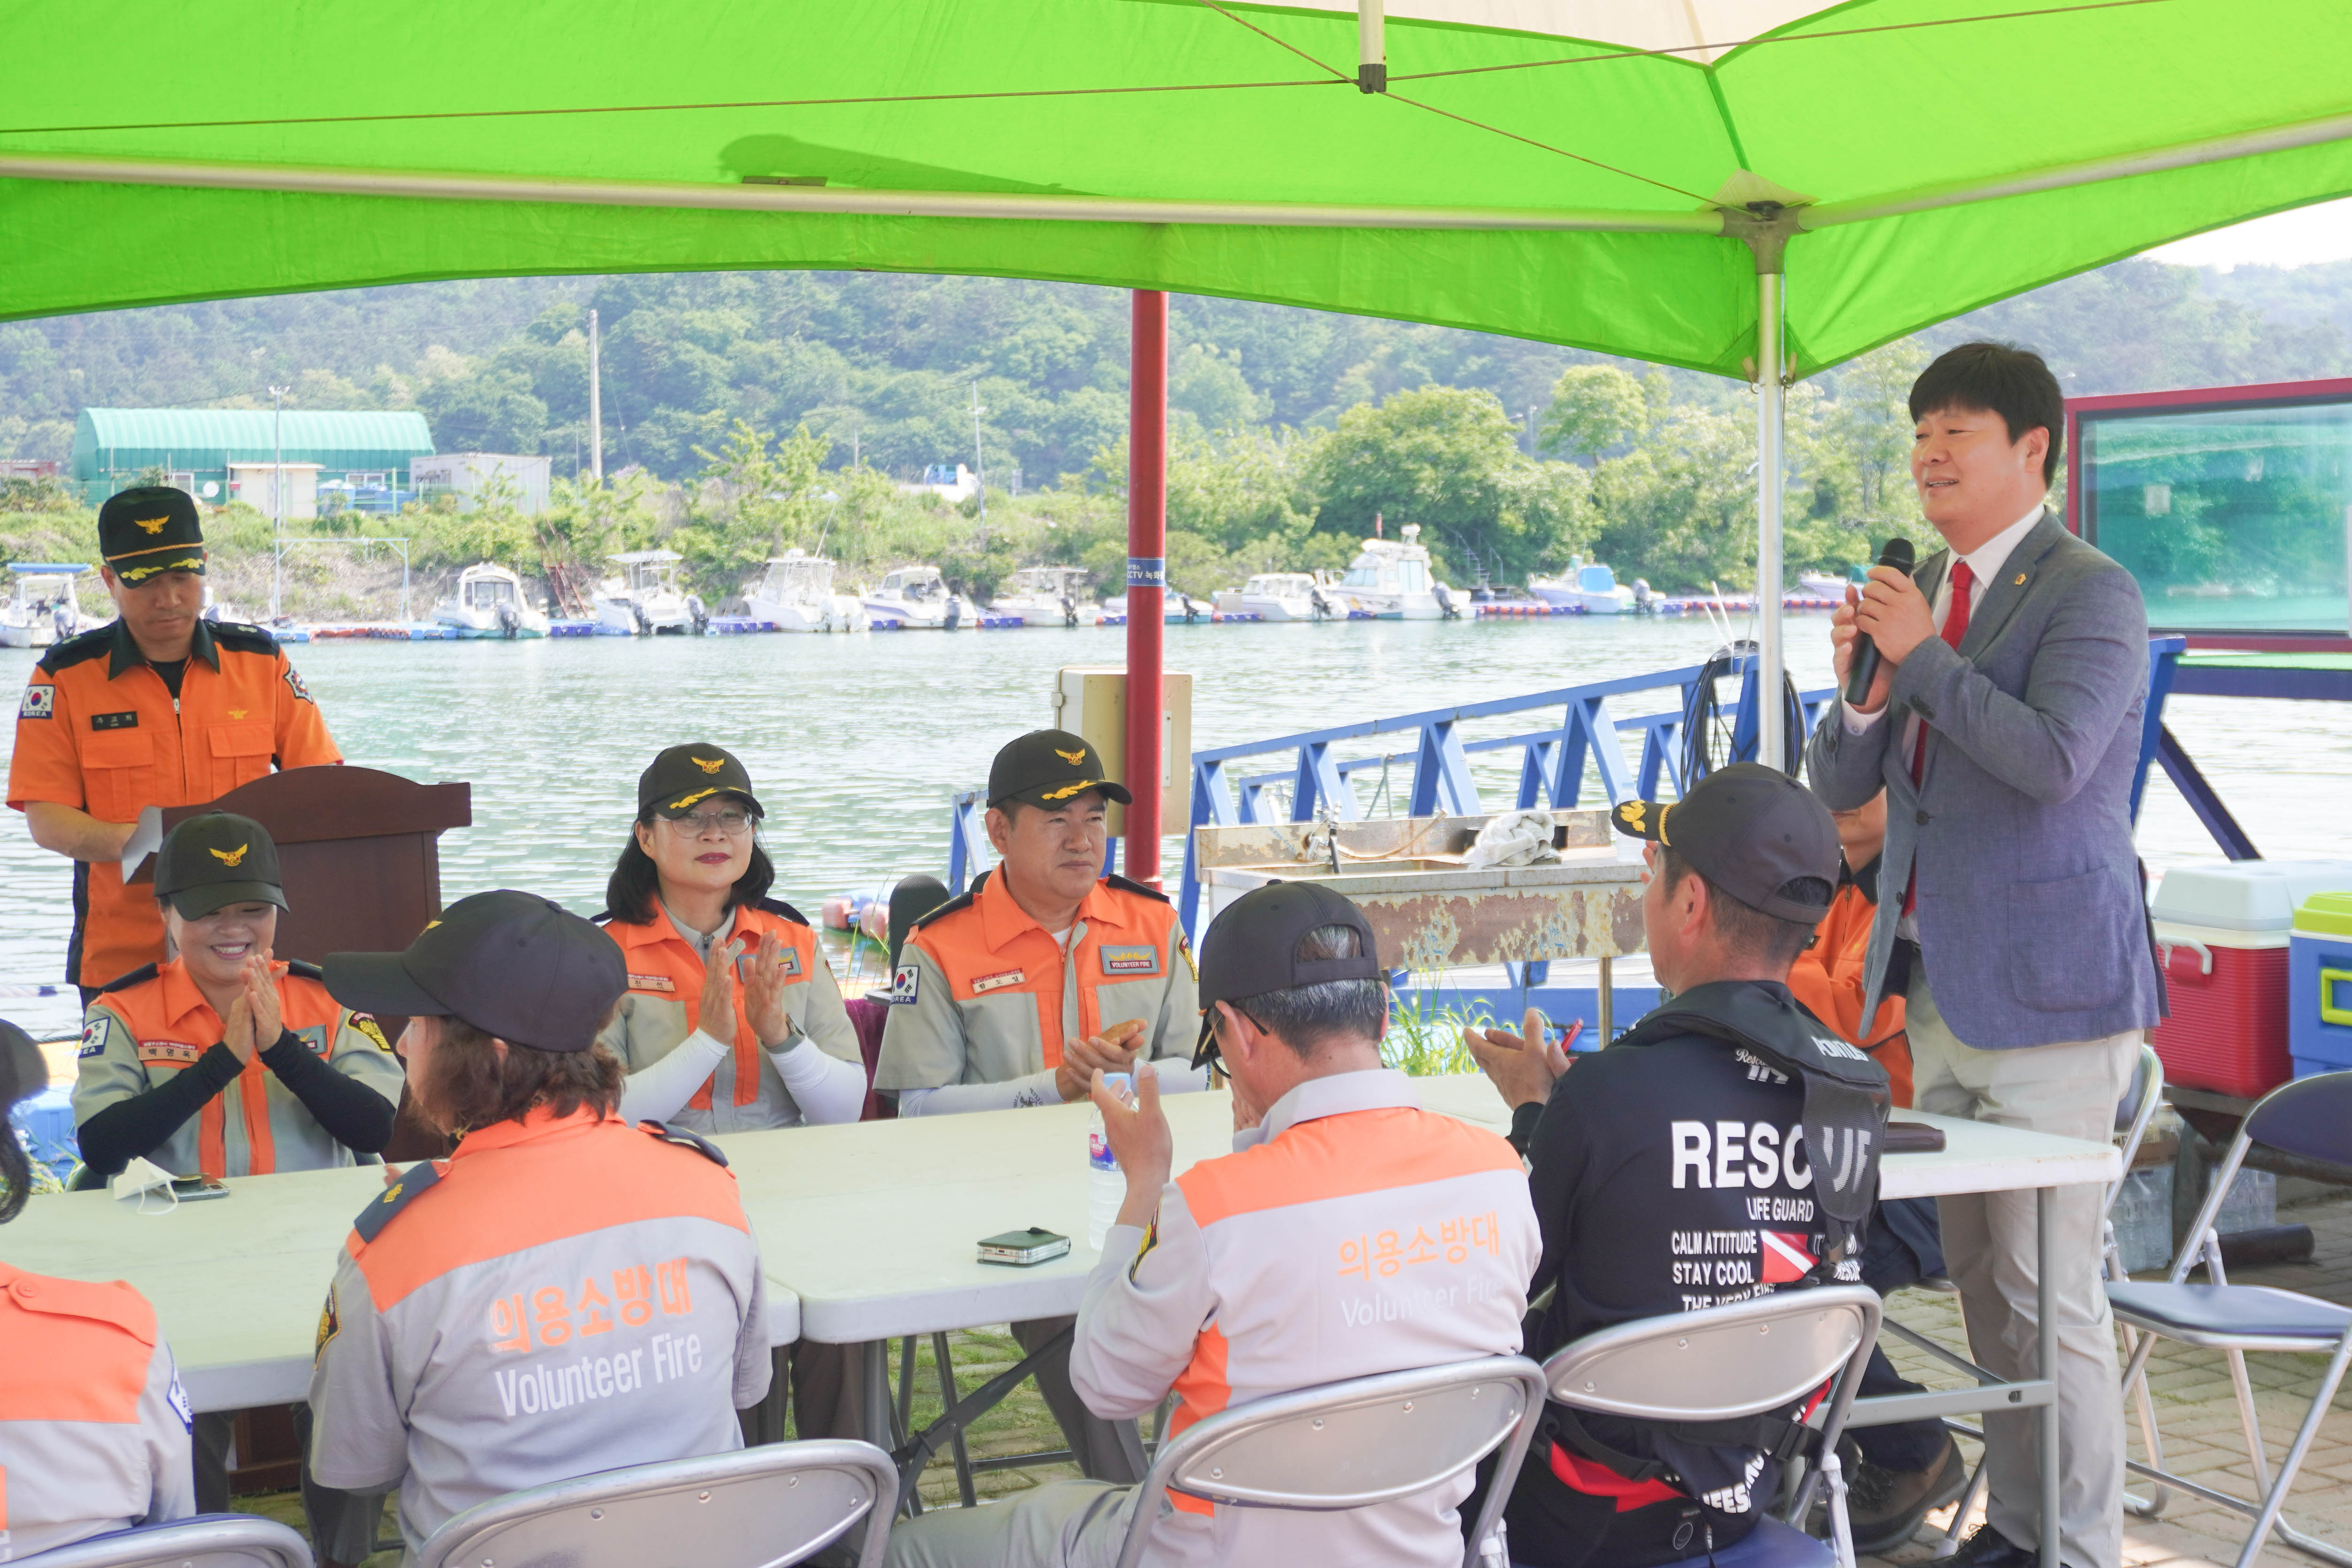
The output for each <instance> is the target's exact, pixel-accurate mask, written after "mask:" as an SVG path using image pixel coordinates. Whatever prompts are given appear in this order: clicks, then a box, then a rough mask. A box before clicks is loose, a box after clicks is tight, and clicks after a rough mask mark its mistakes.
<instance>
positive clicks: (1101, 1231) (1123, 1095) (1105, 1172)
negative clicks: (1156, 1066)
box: [1087, 1072, 1135, 1252]
mask: <svg viewBox="0 0 2352 1568" xmlns="http://www.w3.org/2000/svg"><path fill="white" fill-rule="evenodd" d="M1103 1081H1104V1082H1105V1083H1107V1084H1108V1085H1109V1086H1110V1089H1111V1092H1112V1093H1114V1094H1116V1095H1118V1097H1119V1098H1120V1099H1121V1100H1128V1101H1129V1102H1132V1101H1133V1100H1134V1099H1135V1075H1134V1074H1132V1073H1123V1072H1114V1073H1105V1074H1104V1075H1103ZM1126 1202H1127V1173H1126V1172H1124V1171H1122V1170H1120V1169H1119V1168H1118V1155H1116V1154H1113V1153H1112V1152H1110V1138H1109V1135H1108V1134H1107V1133H1106V1132H1104V1131H1103V1115H1102V1107H1100V1106H1096V1107H1095V1109H1094V1121H1093V1125H1092V1126H1091V1127H1090V1128H1089V1129H1088V1130H1087V1246H1088V1247H1092V1248H1094V1249H1095V1250H1096V1251H1097V1252H1100V1251H1101V1250H1102V1244H1103V1237H1106V1236H1108V1235H1109V1234H1110V1227H1111V1226H1112V1225H1113V1224H1114V1223H1115V1222H1117V1220H1118V1211H1119V1207H1120V1205H1123V1204H1125V1203H1126Z"/></svg>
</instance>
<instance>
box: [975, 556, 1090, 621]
mask: <svg viewBox="0 0 2352 1568" xmlns="http://www.w3.org/2000/svg"><path fill="white" fill-rule="evenodd" d="M1086 593H1087V573H1086V569H1085V568H1084V567H1082V566H1024V567H1023V568H1021V570H1020V571H1018V572H1015V573H1014V574H1013V581H1012V582H1011V583H1010V584H1007V586H1006V591H1005V594H1004V596H1003V598H1001V599H999V600H997V601H996V603H994V604H992V605H989V606H988V613H989V614H990V615H992V616H1013V617H1017V618H1018V619H1019V620H1020V622H1021V624H1022V625H1023V626H1099V625H1101V624H1102V611H1101V609H1100V608H1099V607H1098V606H1097V605H1093V604H1091V603H1089V602H1088V601H1087V596H1086Z"/></svg>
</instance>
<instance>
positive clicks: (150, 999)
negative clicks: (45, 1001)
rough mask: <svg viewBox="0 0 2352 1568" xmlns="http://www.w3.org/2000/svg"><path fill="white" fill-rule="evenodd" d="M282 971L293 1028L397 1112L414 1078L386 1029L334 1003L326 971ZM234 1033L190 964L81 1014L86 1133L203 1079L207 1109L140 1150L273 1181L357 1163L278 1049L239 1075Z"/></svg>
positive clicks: (115, 990) (125, 983)
mask: <svg viewBox="0 0 2352 1568" xmlns="http://www.w3.org/2000/svg"><path fill="white" fill-rule="evenodd" d="M273 967H274V968H275V969H276V971H277V973H278V1010H279V1013H280V1016H281V1017H282V1020H283V1022H284V1026H285V1028H286V1030H287V1031H288V1032H289V1033H290V1034H292V1035H293V1036H294V1037H295V1038H296V1039H298V1040H299V1041H300V1042H301V1043H302V1045H303V1046H304V1047H307V1048H308V1049H309V1051H310V1054H311V1056H312V1057H314V1058H318V1059H320V1060H322V1061H323V1062H324V1063H325V1064H326V1066H327V1067H328V1068H331V1069H332V1070H333V1071H334V1072H337V1073H340V1074H341V1075H342V1076H343V1077H344V1078H346V1079H351V1080H352V1081H353V1082H355V1083H359V1084H363V1085H365V1086H366V1087H367V1088H368V1089H372V1090H373V1091H374V1092H375V1093H376V1094H377V1095H378V1096H380V1097H381V1098H382V1099H383V1101H384V1103H385V1108H386V1110H389V1109H390V1108H391V1107H394V1106H397V1105H398V1104H399V1103H400V1089H401V1081H402V1078H403V1076H404V1075H403V1071H402V1068H401V1065H400V1059H399V1058H397V1057H395V1056H394V1054H393V1049H392V1042H391V1041H390V1040H389V1039H388V1038H387V1037H385V1035H384V1032H383V1028H382V1026H379V1025H378V1024H377V1023H376V1021H375V1020H374V1019H373V1018H372V1017H370V1016H368V1015H367V1014H365V1013H354V1012H352V1010H351V1009H350V1008H348V1007H345V1006H343V1005H341V1003H338V1002H337V1001H336V1000H335V999H334V998H333V997H331V996H330V995H328V994H327V988H326V986H324V985H323V984H320V981H319V971H318V969H317V967H316V966H315V965H312V964H308V963H279V964H276V965H273ZM225 1033H226V1030H225V1028H224V1027H223V1026H222V1024H221V1018H220V1015H219V1014H218V1013H215V1011H213V1007H212V1004H210V1003H209V1002H206V1001H205V994H204V993H203V992H201V991H199V990H197V989H196V983H195V981H194V979H192V978H190V976H189V974H188V971H187V966H186V965H185V964H184V963H182V961H180V960H179V959H176V958H175V959H173V960H172V961H171V962H170V963H164V964H160V965H158V964H150V965H148V966H147V967H146V968H145V969H142V970H138V971H136V972H134V973H130V974H126V975H124V976H123V977H122V978H121V980H119V981H117V982H115V984H112V985H110V986H108V987H107V988H106V989H105V990H103V991H101V992H100V993H99V994H98V995H96V996H95V997H93V998H92V999H91V1000H90V1004H89V1011H88V1012H87V1013H85V1014H84V1015H83V1017H82V1030H81V1051H80V1059H79V1062H78V1063H77V1064H76V1065H77V1067H78V1068H79V1074H78V1076H77V1077H76V1078H75V1079H74V1091H73V1110H74V1122H75V1124H76V1125H77V1126H79V1125H83V1124H85V1123H87V1122H89V1121H90V1119H91V1118H92V1117H95V1116H97V1115H99V1114H100V1112H102V1111H104V1110H108V1109H109V1108H110V1107H113V1106H117V1105H120V1104H121V1102H122V1101H124V1100H131V1099H132V1098H134V1097H136V1096H140V1095H144V1094H146V1093H148V1092H149V1091H151V1090H153V1089H159V1088H162V1087H163V1086H165V1085H167V1084H173V1082H174V1081H175V1080H177V1079H179V1078H180V1076H181V1075H182V1074H184V1073H188V1072H194V1073H197V1074H198V1075H200V1077H202V1078H204V1079H206V1080H208V1081H207V1087H209V1088H211V1089H213V1092H212V1093H211V1094H210V1096H209V1097H208V1098H206V1099H205V1100H204V1102H203V1106H202V1109H201V1110H197V1111H195V1113H194V1115H191V1116H189V1117H187V1118H186V1120H184V1121H182V1122H180V1124H179V1125H178V1127H177V1128H176V1129H175V1130H173V1131H172V1132H171V1134H170V1135H169V1136H168V1137H167V1138H165V1139H164V1140H163V1142H160V1143H156V1144H153V1145H152V1146H151V1147H149V1148H147V1149H145V1150H143V1151H140V1152H142V1153H143V1154H144V1156H145V1158H147V1159H149V1160H152V1161H153V1162H154V1163H156V1164H158V1165H160V1166H162V1167H163V1169H165V1170H167V1171H169V1172H171V1173H173V1175H175V1176H193V1175H196V1174H199V1173H202V1174H204V1175H207V1176H267V1175H271V1174H273V1173H277V1172H280V1171H318V1170H325V1169H329V1168H331V1167H333V1166H337V1165H350V1164H354V1163H358V1162H357V1159H356V1156H355V1155H354V1154H353V1152H352V1150H351V1148H349V1147H348V1146H347V1145H345V1144H344V1143H343V1142H341V1141H339V1140H338V1139H337V1138H336V1137H335V1136H334V1134H333V1133H331V1132H330V1131H328V1130H327V1129H326V1128H325V1127H323V1126H321V1125H320V1121H319V1119H318V1117H317V1116H315V1115H313V1114H312V1113H311V1111H310V1107H308V1106H306V1105H304V1104H303V1103H302V1100H301V1099H300V1098H299V1096H297V1095H296V1094H295V1092H294V1090H293V1089H289V1087H288V1086H287V1084H286V1081H285V1079H283V1078H281V1077H280V1076H279V1075H278V1073H277V1072H276V1071H274V1070H272V1068H271V1067H270V1065H269V1062H268V1060H267V1059H265V1058H268V1056H269V1054H270V1052H269V1050H268V1048H265V1049H264V1050H262V1051H258V1052H256V1053H255V1055H254V1058H253V1059H252V1060H251V1061H249V1062H246V1063H244V1064H242V1066H240V1065H239V1064H238V1062H237V1060H236V1054H235V1053H234V1052H232V1051H230V1050H229V1048H228V1047H227V1046H226V1045H224V1044H222V1043H221V1040H222V1036H223V1035H224V1034H225ZM273 1044H275V1043H273ZM191 1099H192V1100H193V1099H194V1097H193V1096H192V1097H191ZM115 1168H116V1169H118V1170H119V1169H120V1168H121V1167H120V1166H119V1165H118V1166H116V1167H115ZM109 1174H110V1172H109Z"/></svg>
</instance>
